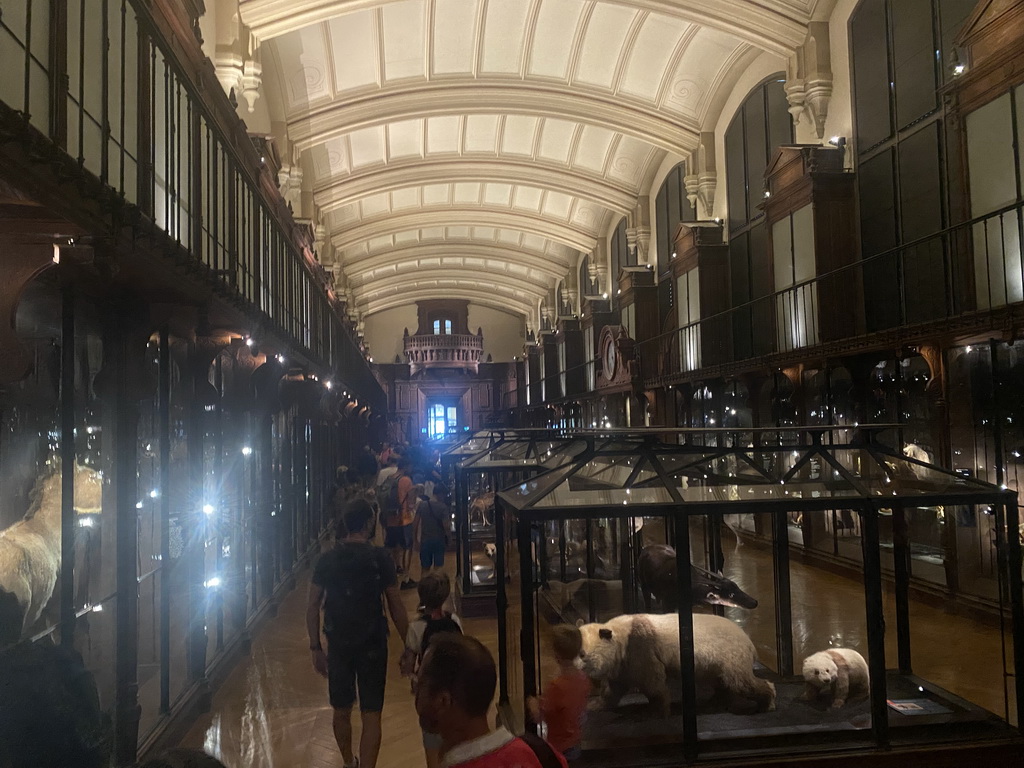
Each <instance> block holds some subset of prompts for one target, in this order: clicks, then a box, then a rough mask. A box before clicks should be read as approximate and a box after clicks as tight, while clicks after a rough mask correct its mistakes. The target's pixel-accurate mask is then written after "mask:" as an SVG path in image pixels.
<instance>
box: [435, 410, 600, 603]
mask: <svg viewBox="0 0 1024 768" xmlns="http://www.w3.org/2000/svg"><path fill="white" fill-rule="evenodd" d="M488 443H489V445H488V447H487V448H486V449H485V450H482V451H480V452H478V453H477V454H475V455H473V456H470V457H467V458H463V459H462V460H461V461H459V463H458V465H457V467H456V470H455V486H454V487H455V497H454V498H455V505H454V512H453V514H454V515H455V529H456V541H457V551H458V557H459V560H458V563H459V568H458V575H459V583H460V590H461V594H462V596H463V598H465V597H466V596H467V595H472V594H474V593H476V594H486V595H491V596H493V594H494V589H495V563H496V560H497V556H498V549H499V548H501V547H502V543H503V542H504V541H509V540H510V539H511V527H512V526H514V520H511V519H510V520H507V521H506V524H505V526H504V528H503V529H502V530H500V531H499V530H498V525H497V523H496V520H495V516H494V497H495V493H496V492H497V491H499V490H501V489H502V488H505V487H506V486H508V485H510V484H512V483H515V482H519V481H521V480H523V479H525V478H526V477H529V476H532V475H534V474H537V473H538V472H543V471H544V470H545V469H548V468H550V467H554V466H559V465H560V464H561V463H564V462H566V461H570V460H571V459H572V458H574V457H575V456H576V455H577V454H578V453H579V451H581V450H583V448H584V447H585V445H586V444H585V443H584V442H582V441H579V440H576V439H574V438H572V437H569V436H563V435H562V434H561V433H560V431H558V430H547V429H535V430H530V429H526V430H508V431H499V432H494V433H491V434H490V435H489V436H488ZM470 444H472V441H470V443H468V444H467V446H468V445H470Z"/></svg>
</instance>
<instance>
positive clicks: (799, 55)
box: [784, 21, 832, 139]
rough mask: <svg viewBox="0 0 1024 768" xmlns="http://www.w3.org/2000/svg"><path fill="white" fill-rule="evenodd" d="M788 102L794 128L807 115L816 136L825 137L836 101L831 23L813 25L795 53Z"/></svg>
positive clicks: (786, 84)
mask: <svg viewBox="0 0 1024 768" xmlns="http://www.w3.org/2000/svg"><path fill="white" fill-rule="evenodd" d="M786 75H787V76H786V83H785V86H784V88H785V91H786V100H787V101H788V102H789V113H790V114H791V115H792V116H793V125H799V124H800V120H801V119H802V118H803V117H804V116H805V115H806V116H807V118H808V119H809V122H810V123H811V124H812V126H813V127H814V132H815V135H816V136H817V137H818V138H819V139H822V138H824V136H825V120H826V118H827V117H828V108H829V102H830V101H831V99H832V61H831V50H830V44H829V35H828V22H824V21H812V22H811V23H810V24H808V25H807V37H806V38H805V39H804V43H803V45H801V46H800V47H799V48H797V50H796V51H795V52H794V53H793V55H792V56H791V57H790V60H789V66H788V72H787V73H786Z"/></svg>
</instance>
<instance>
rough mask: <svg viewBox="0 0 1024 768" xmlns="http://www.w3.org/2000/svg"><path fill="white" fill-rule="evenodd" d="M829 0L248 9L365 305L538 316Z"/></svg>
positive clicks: (458, 1) (248, 4)
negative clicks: (437, 303)
mask: <svg viewBox="0 0 1024 768" xmlns="http://www.w3.org/2000/svg"><path fill="white" fill-rule="evenodd" d="M817 3H818V0H240V3H239V7H240V11H241V17H242V21H243V22H244V23H245V24H247V25H248V27H249V28H250V30H251V31H252V33H253V35H254V36H255V38H256V39H257V41H258V42H260V44H261V51H262V61H263V68H264V70H265V71H266V70H267V69H268V68H271V69H272V70H273V77H272V78H270V79H269V82H274V83H276V84H277V85H276V87H277V88H278V89H279V91H280V92H279V93H277V94H276V101H277V103H279V104H281V105H282V109H283V111H284V115H283V120H284V122H285V124H286V126H287V134H288V141H289V142H290V145H291V148H292V151H293V153H295V154H296V155H297V156H301V160H300V162H301V164H302V166H303V167H304V169H305V171H306V176H307V184H308V185H309V186H310V188H311V190H312V193H313V200H314V202H315V204H316V205H317V206H318V207H319V209H320V211H321V213H322V217H323V223H324V224H325V225H326V227H327V236H328V238H329V239H330V241H331V242H332V243H333V245H334V247H335V249H336V259H337V260H338V261H339V262H340V265H341V268H342V270H343V271H344V273H345V277H346V280H347V281H348V285H349V287H350V288H351V289H352V291H353V292H354V293H355V298H356V301H357V305H358V307H359V309H360V310H361V311H362V312H364V313H373V312H378V311H381V310H383V309H387V308H389V307H391V306H395V305H397V304H401V303H409V302H410V301H414V300H415V299H416V298H435V297H438V296H457V297H462V298H468V299H469V300H470V301H473V302H478V303H481V304H485V305H488V306H498V307H500V308H504V309H511V310H513V311H516V312H521V313H522V314H524V315H526V316H527V317H528V319H529V320H530V321H531V322H532V321H533V320H534V318H533V317H532V315H533V313H535V312H536V308H537V306H538V305H539V303H540V299H541V298H542V297H543V296H545V295H546V294H548V293H549V292H550V291H551V290H552V289H553V288H554V287H555V286H556V285H557V283H558V280H559V278H560V277H561V276H564V275H565V274H566V272H568V271H570V270H572V269H574V268H575V267H576V264H577V262H578V259H579V258H580V254H582V253H588V252H590V251H592V250H593V249H594V248H595V245H596V243H597V242H598V240H599V239H600V238H602V237H603V236H604V235H605V234H606V232H607V230H608V228H609V226H610V225H612V224H613V223H615V222H617V221H618V219H619V218H621V216H622V215H624V214H625V213H626V212H627V211H629V210H631V209H632V208H633V207H634V206H635V204H636V200H637V197H638V196H639V195H643V194H648V193H649V192H650V187H651V184H652V181H653V178H654V175H655V173H656V172H657V170H658V168H659V167H660V166H661V165H662V164H663V162H664V161H665V159H666V158H671V159H682V158H683V157H684V156H685V155H686V153H688V152H690V151H691V150H693V149H694V148H695V147H696V146H697V143H698V136H699V134H700V132H701V131H702V130H703V131H706V130H709V128H708V127H707V125H708V122H709V120H715V119H717V115H715V114H714V110H715V109H716V108H720V104H721V101H722V99H721V95H722V93H723V92H724V91H727V90H729V89H731V87H732V84H733V82H734V81H735V78H736V77H738V76H739V74H740V73H741V71H742V69H743V68H745V66H746V65H747V63H749V61H750V60H751V58H752V57H753V56H755V55H757V54H758V53H759V52H760V51H763V50H767V51H771V52H773V53H778V54H784V55H786V54H789V53H790V52H791V51H792V50H794V49H795V48H796V47H797V46H798V45H799V44H800V43H801V42H802V41H803V39H804V37H805V34H806V24H807V21H808V20H809V19H810V18H811V14H812V13H813V12H814V10H815V6H816V5H817ZM716 105H719V106H718V107H716ZM310 176H311V177H312V178H311V179H310V178H309V177H310Z"/></svg>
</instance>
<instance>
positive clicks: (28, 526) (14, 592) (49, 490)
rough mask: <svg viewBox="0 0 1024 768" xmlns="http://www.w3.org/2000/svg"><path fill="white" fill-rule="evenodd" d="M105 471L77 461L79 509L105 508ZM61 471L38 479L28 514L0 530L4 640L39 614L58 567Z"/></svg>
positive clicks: (17, 635)
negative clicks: (85, 465) (101, 472)
mask: <svg viewBox="0 0 1024 768" xmlns="http://www.w3.org/2000/svg"><path fill="white" fill-rule="evenodd" d="M102 497H103V477H102V475H101V474H100V473H99V472H96V471H95V470H92V469H89V468H88V467H83V466H82V465H80V464H79V465H76V466H75V511H76V512H78V513H79V514H96V513H98V512H100V511H101V508H102V504H103V502H102ZM60 547H61V471H60V467H59V465H58V466H57V467H56V469H53V470H51V471H50V472H49V473H48V474H46V475H44V476H43V477H41V478H40V479H39V480H37V481H36V484H35V486H34V487H33V488H32V492H31V493H30V494H29V509H28V512H27V513H26V514H25V517H24V518H22V519H21V520H19V521H18V522H16V523H14V525H11V526H10V527H8V528H6V529H4V530H3V531H0V646H5V645H10V644H12V643H16V642H18V640H20V639H21V637H22V636H23V635H24V634H25V633H26V632H27V631H28V630H29V629H30V628H31V627H32V625H34V624H35V623H36V621H38V620H39V617H40V615H42V613H43V609H44V608H45V607H46V604H47V603H48V602H49V601H50V597H51V596H52V595H53V590H54V587H55V586H56V584H57V575H58V574H59V573H60Z"/></svg>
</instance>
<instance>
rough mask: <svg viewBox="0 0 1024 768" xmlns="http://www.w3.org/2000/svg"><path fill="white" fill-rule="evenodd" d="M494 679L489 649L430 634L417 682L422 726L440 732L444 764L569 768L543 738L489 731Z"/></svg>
mask: <svg viewBox="0 0 1024 768" xmlns="http://www.w3.org/2000/svg"><path fill="white" fill-rule="evenodd" d="M497 684H498V671H497V668H496V667H495V666H494V657H493V656H491V652H490V651H488V650H487V648H485V647H484V645H483V644H482V643H481V642H480V641H479V640H477V639H475V638H472V637H468V636H466V635H458V634H454V633H440V634H437V635H434V636H433V637H431V638H430V644H429V646H428V647H427V652H426V654H424V656H423V666H421V667H420V676H419V680H418V684H417V687H416V714H418V715H419V718H420V725H421V726H422V728H423V730H424V731H427V732H430V733H437V734H440V736H441V743H442V753H443V755H444V762H443V763H442V765H443V766H444V768H455V766H458V767H459V768H568V767H567V765H566V762H565V758H564V757H562V756H561V755H560V754H558V753H557V751H556V750H554V749H553V748H552V747H551V746H550V745H548V743H547V742H546V741H544V740H543V739H540V738H538V737H536V736H532V735H527V736H525V737H522V738H516V737H515V736H513V735H512V734H511V733H509V731H508V730H506V729H505V728H497V729H494V730H491V726H490V723H489V722H488V721H487V713H488V710H489V709H490V706H491V700H492V699H493V698H494V689H495V688H496V687H497Z"/></svg>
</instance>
